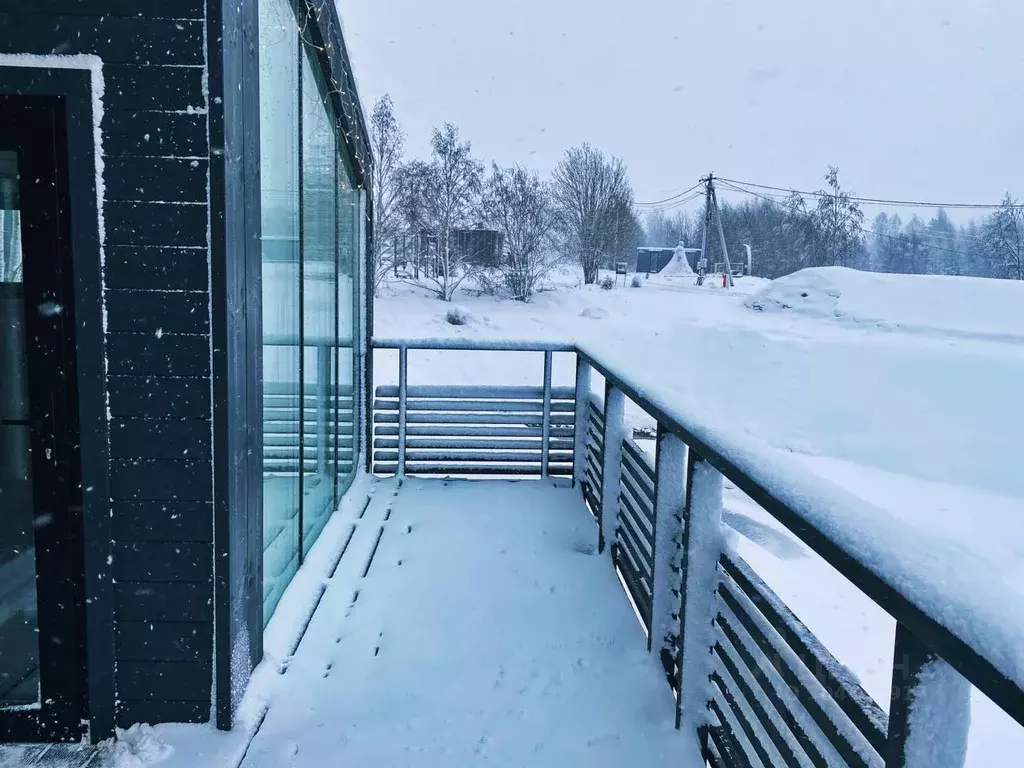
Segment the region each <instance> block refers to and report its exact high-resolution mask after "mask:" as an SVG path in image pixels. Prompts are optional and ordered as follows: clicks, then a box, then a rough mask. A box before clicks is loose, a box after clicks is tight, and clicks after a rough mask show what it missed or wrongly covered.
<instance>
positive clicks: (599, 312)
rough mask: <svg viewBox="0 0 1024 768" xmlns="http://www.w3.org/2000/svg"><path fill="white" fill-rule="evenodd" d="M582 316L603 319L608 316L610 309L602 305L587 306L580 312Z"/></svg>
mask: <svg viewBox="0 0 1024 768" xmlns="http://www.w3.org/2000/svg"><path fill="white" fill-rule="evenodd" d="M580 317H589V318H590V319H591V320H603V319H604V318H606V317H608V310H607V309H602V308H601V307H587V308H586V309H584V310H583V311H582V312H580Z"/></svg>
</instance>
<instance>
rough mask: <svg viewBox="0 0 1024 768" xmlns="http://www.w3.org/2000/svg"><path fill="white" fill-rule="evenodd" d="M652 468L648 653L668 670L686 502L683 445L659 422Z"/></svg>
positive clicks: (684, 447) (676, 621) (676, 626)
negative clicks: (652, 499) (651, 572)
mask: <svg viewBox="0 0 1024 768" xmlns="http://www.w3.org/2000/svg"><path fill="white" fill-rule="evenodd" d="M657 446H658V447H657V453H656V458H655V466H654V553H653V555H654V556H653V558H652V559H653V562H654V584H653V585H652V586H653V600H652V603H653V605H652V610H651V633H650V635H648V637H647V650H652V649H654V650H656V651H657V653H658V655H659V657H660V658H661V660H662V664H663V665H664V666H665V668H666V669H667V670H669V671H671V669H672V660H673V658H674V657H675V652H674V649H675V642H676V630H677V628H678V627H679V617H678V616H677V615H676V609H677V608H678V607H679V596H680V582H679V568H680V563H679V553H680V545H681V544H682V533H683V506H684V504H685V500H686V444H685V443H684V442H683V441H682V440H680V439H679V438H678V437H676V436H675V435H673V434H672V433H671V432H669V431H668V430H666V429H665V426H664V425H663V424H662V423H661V422H658V442H657Z"/></svg>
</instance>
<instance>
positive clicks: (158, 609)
mask: <svg viewBox="0 0 1024 768" xmlns="http://www.w3.org/2000/svg"><path fill="white" fill-rule="evenodd" d="M114 615H115V618H117V620H118V621H151V622H161V621H170V622H182V621H199V622H210V621H212V620H213V584H212V583H210V582H205V583H198V582H178V583H174V582H130V581H120V582H118V583H116V584H115V585H114Z"/></svg>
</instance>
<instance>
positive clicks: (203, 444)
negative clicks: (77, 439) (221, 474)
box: [110, 418, 211, 460]
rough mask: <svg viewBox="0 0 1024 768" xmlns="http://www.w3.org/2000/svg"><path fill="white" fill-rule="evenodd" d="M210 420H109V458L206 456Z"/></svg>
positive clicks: (186, 457) (208, 454) (204, 457)
mask: <svg viewBox="0 0 1024 768" xmlns="http://www.w3.org/2000/svg"><path fill="white" fill-rule="evenodd" d="M210 440H211V437H210V422H209V421H204V420H202V419H123V418H117V419H112V420H111V422H110V457H111V458H112V459H136V458H144V459H185V460H195V459H209V458H210Z"/></svg>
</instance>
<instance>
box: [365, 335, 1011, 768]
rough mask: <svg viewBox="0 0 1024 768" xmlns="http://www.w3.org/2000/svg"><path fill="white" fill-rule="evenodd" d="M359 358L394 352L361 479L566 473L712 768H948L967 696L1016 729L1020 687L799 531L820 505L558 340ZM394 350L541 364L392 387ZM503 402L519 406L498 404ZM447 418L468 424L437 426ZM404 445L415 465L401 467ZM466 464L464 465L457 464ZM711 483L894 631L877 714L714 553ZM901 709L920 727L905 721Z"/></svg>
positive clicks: (795, 623) (828, 536) (887, 584)
mask: <svg viewBox="0 0 1024 768" xmlns="http://www.w3.org/2000/svg"><path fill="white" fill-rule="evenodd" d="M374 347H375V348H376V349H388V350H398V353H399V384H398V386H392V387H387V386H384V387H378V390H377V394H378V401H377V407H376V408H375V409H374V422H375V428H374V429H375V432H374V435H375V437H374V444H375V451H374V453H375V456H374V466H375V469H376V470H377V471H378V472H380V473H382V474H397V475H402V474H405V473H406V472H408V473H411V474H416V473H420V472H422V473H445V474H452V475H457V474H470V473H472V474H481V473H483V474H492V475H501V474H505V473H506V471H508V470H509V468H510V465H509V464H508V462H507V461H506V459H507V455H508V454H509V453H510V452H523V453H524V455H526V454H528V455H529V459H523V460H522V461H520V462H517V463H515V465H514V471H515V473H516V474H526V475H533V476H536V477H544V476H546V475H553V474H568V473H567V472H566V471H565V469H564V468H565V467H567V466H571V467H572V471H571V474H572V476H573V480H574V483H575V484H577V485H578V486H579V487H580V489H581V493H582V496H583V498H584V500H585V502H586V504H587V506H588V507H589V509H590V510H591V512H592V513H593V514H594V516H595V518H596V522H597V528H598V532H597V537H598V550H599V551H600V552H604V551H608V552H610V555H611V561H612V563H613V565H614V567H615V569H616V572H617V573H618V574H619V576H620V580H621V581H622V583H623V585H624V588H625V591H626V593H627V594H628V596H629V599H630V600H631V602H632V603H633V605H634V607H635V608H636V612H637V615H638V616H639V618H640V621H641V623H642V624H643V627H644V629H645V631H646V634H647V643H648V648H649V650H651V651H652V652H655V653H658V654H659V657H660V659H661V662H662V665H663V667H664V669H665V672H666V676H667V678H668V681H669V683H670V685H671V686H672V687H673V689H675V691H676V693H677V696H676V723H677V726H679V725H683V724H685V726H686V727H688V728H697V729H698V733H699V736H700V741H701V746H702V749H703V753H704V757H705V759H706V760H707V761H708V762H709V764H711V765H712V766H715V768H719V767H723V766H744V767H746V766H757V765H763V766H774V765H785V766H807V765H811V766H854V767H858V768H859V767H861V766H864V767H867V766H872V767H873V766H882V765H884V766H899V767H901V768H902V767H904V766H905V767H907V768H953V766H961V765H962V759H963V755H964V754H965V752H966V739H967V728H966V725H965V722H966V719H965V718H964V716H963V713H964V711H965V710H969V697H970V685H969V684H973V685H974V686H976V687H977V688H978V689H979V690H980V691H981V692H982V693H983V694H985V695H986V696H988V697H989V698H990V699H991V700H992V701H993V702H994V703H995V704H996V705H997V706H999V707H1000V708H1001V709H1002V710H1003V711H1005V712H1006V713H1007V714H1009V716H1010V717H1012V718H1013V719H1014V720H1015V721H1016V722H1017V723H1019V724H1024V688H1022V686H1021V684H1020V681H1019V680H1018V679H1014V678H1013V677H1011V676H1010V675H1007V674H1006V673H1005V671H1004V670H1003V669H1001V668H1000V667H999V666H998V665H997V664H996V663H995V662H994V661H993V660H992V659H991V658H989V657H988V656H987V655H986V654H985V653H983V652H982V650H981V649H978V648H976V647H974V646H973V645H972V644H971V643H970V642H968V641H967V640H966V639H964V638H963V637H961V636H960V635H959V634H958V633H957V632H956V631H954V630H953V629H951V628H950V627H949V626H947V625H946V624H944V623H943V622H942V620H941V619H940V618H939V617H937V616H935V615H933V614H932V613H929V611H927V610H926V609H925V608H924V607H923V606H922V605H920V604H919V603H918V602H916V601H915V599H914V598H913V597H912V596H911V595H910V594H909V593H908V592H907V591H905V590H904V589H901V587H900V585H899V583H898V580H897V579H894V578H892V577H886V575H885V574H884V573H882V572H880V571H879V570H876V569H877V566H875V567H872V566H871V565H870V564H869V563H868V562H866V561H865V560H864V559H863V558H862V557H861V556H859V555H858V553H857V552H855V551H852V548H851V547H850V546H849V545H848V544H846V543H844V540H843V539H842V537H840V536H837V535H836V534H835V532H834V531H831V530H829V529H826V528H824V527H822V526H820V525H818V524H816V523H815V516H814V515H813V514H811V508H810V506H809V505H811V506H813V505H815V504H818V505H820V504H822V503H827V502H823V501H822V500H821V499H822V498H823V497H822V496H821V495H820V494H816V493H811V492H808V491H807V490H806V488H805V487H804V482H803V479H802V478H800V477H796V478H795V479H793V478H790V479H789V480H788V481H786V482H788V483H790V484H791V485H792V487H787V486H786V485H785V483H783V484H781V485H780V481H779V477H778V475H776V474H773V467H772V466H771V459H770V457H767V456H759V455H752V454H749V453H747V452H745V451H743V450H741V449H740V448H738V447H737V446H735V445H732V444H730V443H729V442H728V440H726V439H724V438H721V437H719V436H716V435H715V433H713V432H712V431H711V430H708V429H706V428H704V427H703V426H702V425H700V424H697V423H695V421H694V419H692V418H688V417H686V416H685V415H683V414H681V413H680V412H679V411H678V410H676V409H675V408H674V407H673V406H672V404H671V403H669V402H666V401H665V400H664V399H662V398H658V397H656V396H654V395H653V394H650V393H646V392H645V391H644V390H643V389H642V388H641V387H640V386H638V385H636V384H635V382H634V381H633V379H632V378H631V377H629V376H627V375H625V374H624V372H623V371H622V370H621V367H616V366H613V365H611V364H609V363H608V362H606V361H603V360H602V359H601V357H600V356H598V355H596V354H595V353H594V352H593V351H591V350H589V349H588V348H586V347H583V346H579V345H574V344H568V343H562V342H556V343H550V342H543V343H542V342H537V343H529V342H483V343H478V342H467V341H461V340H452V339H423V340H415V341H414V340H379V341H375V342H374ZM411 349H416V350H442V349H443V350H465V351H481V350H491V351H500V350H507V351H532V352H543V353H544V368H543V379H542V386H541V387H539V388H523V389H509V388H507V387H501V388H479V387H466V386H464V385H458V386H434V385H431V386H427V387H410V386H408V366H409V363H408V352H409V350H411ZM554 352H575V353H576V355H577V360H576V383H575V387H574V388H573V389H574V392H573V393H572V394H571V395H570V392H569V391H567V389H566V388H555V387H552V385H551V355H552V353H554ZM595 372H596V373H597V374H599V375H601V376H602V377H603V378H604V380H605V388H604V398H603V401H602V400H601V399H600V398H598V397H597V396H595V395H594V394H593V393H592V391H591V379H592V375H593V374H594V373H595ZM627 399H629V400H631V401H632V402H633V403H634V404H635V405H636V406H639V408H641V409H642V410H643V411H644V412H645V413H646V414H648V416H650V417H651V418H652V419H654V420H655V421H656V422H657V450H656V459H655V460H654V461H653V462H652V461H651V459H650V458H649V457H648V455H647V454H646V453H645V452H644V451H643V450H642V449H641V448H640V447H639V445H638V444H637V443H636V442H635V441H634V440H633V439H632V436H631V435H629V434H627V432H626V427H625V421H624V413H625V405H626V401H627ZM555 402H559V403H572V404H573V408H574V412H573V418H572V424H571V427H570V425H569V423H567V422H568V420H567V419H564V418H556V417H559V416H561V415H563V414H567V413H568V411H567V410H566V408H565V407H564V406H560V407H559V408H557V409H556V408H553V407H552V404H553V403H555ZM416 403H419V404H416ZM480 403H486V405H480ZM517 403H527V404H528V405H527V406H525V407H523V408H521V409H520V408H519V406H515V407H513V405H514V404H517ZM438 414H441V415H438ZM459 414H469V416H468V417H467V418H465V419H459V420H456V421H454V422H452V421H446V420H450V419H452V418H453V417H454V416H457V415H459ZM481 414H487V415H486V416H484V415H481ZM379 417H380V418H379ZM499 417H500V418H499ZM442 430H443V431H442ZM570 437H571V440H570ZM419 439H423V440H424V441H426V442H425V443H418V442H415V441H416V440H419ZM449 439H451V440H453V441H457V442H453V443H451V444H449V443H447V442H446V441H447V440H449ZM524 439H525V440H528V441H529V442H528V443H527V442H516V443H515V445H516V447H515V448H514V449H512V448H510V447H508V446H505V445H501V444H500V443H501V441H506V440H507V441H522V440H524ZM553 441H558V442H557V443H556V442H553ZM477 442H479V443H484V444H485V445H486V447H480V446H478V445H476V443H477ZM471 443H473V446H472V447H471V445H470V444H471ZM556 446H557V447H556ZM570 446H571V450H570ZM378 448H379V449H380V450H379V454H378V450H377V449H378ZM421 449H423V450H426V451H428V454H427V456H420V455H419V454H418V453H417V451H419V450H421ZM435 450H436V451H437V452H431V451H435ZM466 451H471V452H472V453H473V461H472V462H468V461H463V460H462V459H461V458H458V457H462V456H464V455H465V453H464V452H466ZM414 457H415V458H414ZM421 459H422V460H421ZM538 459H539V461H538ZM470 467H471V468H470ZM555 467H557V468H558V469H557V471H555ZM724 479H728V480H729V481H730V482H731V483H733V484H734V485H735V486H736V487H737V488H738V489H739V490H740V491H742V492H744V493H745V494H746V495H747V496H748V497H750V498H751V499H752V500H753V501H755V502H756V503H757V504H759V505H760V506H761V507H762V508H763V509H764V510H765V511H766V512H768V513H769V514H770V515H772V516H773V517H774V518H775V519H776V520H777V521H779V522H780V523H781V524H782V525H784V526H785V527H786V528H787V529H788V530H789V531H790V532H792V533H793V534H794V535H796V536H797V537H798V538H799V539H801V540H802V541H803V542H804V543H805V544H806V545H807V546H808V547H809V548H810V549H811V550H813V551H814V552H816V553H817V554H818V555H819V556H821V557H822V558H823V559H824V560H825V561H826V562H828V563H829V564H830V565H832V566H833V567H834V568H835V569H836V570H837V571H838V572H839V573H841V574H842V575H843V576H845V577H846V578H847V579H848V580H849V581H850V582H851V583H852V584H853V585H854V586H856V587H857V588H858V589H860V590H861V591H862V592H863V593H864V594H865V595H866V596H867V597H869V598H870V599H871V600H873V601H874V602H875V603H876V604H878V605H879V606H880V607H882V608H883V609H884V610H885V611H886V612H887V613H889V614H890V615H891V616H893V617H894V618H895V619H896V621H897V630H896V635H895V642H894V650H893V658H894V665H893V677H892V699H891V701H890V710H889V715H888V716H887V715H886V713H885V712H884V711H883V710H882V708H881V707H879V706H878V704H877V703H876V702H875V701H873V700H872V699H871V697H870V696H869V695H868V694H867V693H866V692H865V691H864V690H863V688H861V686H860V685H859V684H858V682H857V681H856V680H855V679H854V678H853V676H852V674H851V673H850V672H849V671H848V670H847V669H846V668H845V667H844V666H843V665H842V664H840V663H839V662H838V661H837V660H836V659H835V658H834V657H833V656H832V654H831V653H829V651H828V650H827V649H826V648H825V647H824V646H823V645H822V643H821V642H820V641H819V640H818V639H817V638H816V637H815V636H814V634H813V633H812V632H811V631H810V630H808V629H807V627H806V626H805V625H804V624H803V623H802V622H801V621H800V620H799V619H798V618H797V617H796V615H794V614H793V612H792V611H790V610H789V608H788V607H787V606H786V604H785V602H784V601H783V600H782V599H781V598H780V597H779V596H778V595H777V594H776V593H775V592H773V591H772V590H771V588H770V587H768V585H767V584H766V583H765V582H764V581H763V580H762V579H761V578H760V577H759V576H758V575H757V574H756V573H755V571H754V570H753V568H751V567H750V565H749V564H747V563H746V562H745V561H744V560H743V559H742V558H741V557H739V556H738V555H737V554H736V553H734V552H731V551H728V550H727V549H726V547H725V544H724V538H723V535H722V526H723V522H722V503H723V486H724ZM806 479H807V480H808V481H810V480H811V479H813V477H812V476H811V475H809V474H808V475H807V478H806ZM815 483H818V481H817V480H815ZM814 488H815V489H820V483H819V484H817V485H815V486H814ZM918 708H920V711H922V712H928V713H929V715H928V716H927V717H919V718H916V719H915V718H914V717H913V716H912V710H917V709H918ZM939 737H941V738H942V743H943V744H945V745H947V746H949V747H950V748H949V749H947V750H945V752H944V754H943V755H942V756H939V757H936V756H935V754H934V750H931V751H929V750H922V749H920V748H919V747H920V745H921V744H922V743H924V744H927V743H929V742H932V741H935V740H937V739H938V738H939ZM958 742H962V744H961V746H963V749H958V748H957V743H958ZM915 744H917V745H918V746H917V747H915V746H914V745H915ZM928 754H930V757H921V756H922V755H928ZM915 760H916V762H915ZM923 761H925V762H923ZM936 761H938V762H936ZM926 763H927V764H926Z"/></svg>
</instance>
